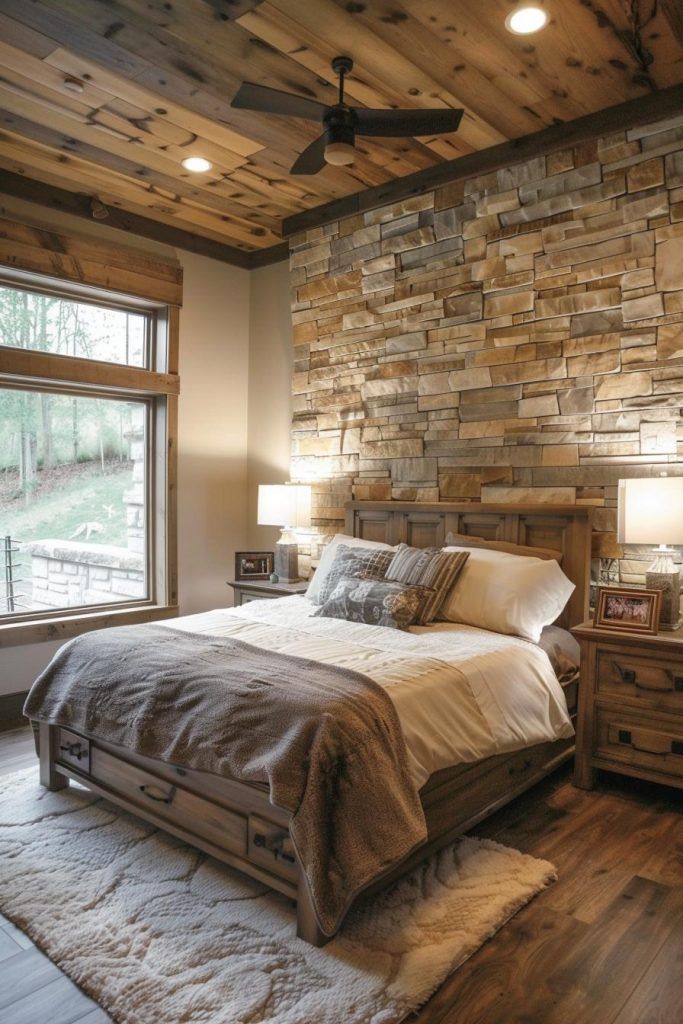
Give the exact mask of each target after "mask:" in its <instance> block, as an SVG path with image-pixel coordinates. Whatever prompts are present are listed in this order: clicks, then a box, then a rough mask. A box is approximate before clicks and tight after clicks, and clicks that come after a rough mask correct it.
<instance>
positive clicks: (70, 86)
mask: <svg viewBox="0 0 683 1024" xmlns="http://www.w3.org/2000/svg"><path fill="white" fill-rule="evenodd" d="M63 87H64V88H65V89H66V91H67V92H75V93H82V92H83V89H84V86H83V82H80V81H79V80H78V79H77V78H65V79H64V82H63Z"/></svg>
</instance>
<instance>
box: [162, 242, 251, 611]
mask: <svg viewBox="0 0 683 1024" xmlns="http://www.w3.org/2000/svg"><path fill="white" fill-rule="evenodd" d="M180 258H181V260H182V263H183V270H184V284H183V308H182V311H181V314H180V402H179V413H178V573H179V597H180V610H181V613H183V614H187V613H191V612H197V611H202V610H204V609H207V608H216V607H219V606H221V605H225V604H231V603H232V590H230V588H229V587H227V586H226V582H225V581H226V580H227V579H228V578H232V572H233V565H234V553H235V551H236V550H239V549H240V548H244V547H245V546H246V543H247V498H246V494H247V440H248V432H249V288H250V281H249V277H250V275H249V272H248V271H246V270H239V269H238V268H236V267H230V266H228V265H226V264H224V263H217V262H216V261H215V260H207V259H204V258H203V257H201V256H193V255H190V254H188V253H181V254H180Z"/></svg>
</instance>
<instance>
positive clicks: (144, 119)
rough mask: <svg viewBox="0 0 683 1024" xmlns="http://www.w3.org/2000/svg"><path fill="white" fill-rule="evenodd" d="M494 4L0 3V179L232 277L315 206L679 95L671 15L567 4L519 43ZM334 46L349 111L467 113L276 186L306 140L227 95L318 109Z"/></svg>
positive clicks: (408, 183) (495, 0)
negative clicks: (169, 240)
mask: <svg viewBox="0 0 683 1024" xmlns="http://www.w3.org/2000/svg"><path fill="white" fill-rule="evenodd" d="M508 9H509V4H508V3H507V2H506V0H491V2H489V3H486V4H482V3H481V2H480V0H462V2H460V3H458V4H457V5H455V7H454V5H453V3H452V2H451V0H424V2H421V3H419V4H418V3H413V2H411V0H396V2H394V3H391V4H389V3H388V2H387V0H364V2H363V3H353V4H351V3H348V2H346V0H316V3H314V4H310V3H309V4H306V3H301V2H300V0H262V2H247V0H240V2H239V3H208V2H206V0H185V2H182V3H167V2H165V0H93V2H91V3H89V4H84V3H83V2H82V0H32V2H31V3H26V2H25V0H0V80H1V81H0V128H1V129H2V138H0V168H1V169H3V170H4V171H7V172H9V173H11V174H15V175H21V176H24V177H30V178H33V179H35V180H37V181H40V182H43V183H45V184H46V185H48V186H51V187H52V188H57V189H60V188H61V189H62V190H65V191H67V192H69V191H71V192H72V193H74V195H76V194H79V193H80V194H81V195H86V196H89V197H92V196H93V195H97V196H99V197H100V198H101V199H102V201H103V202H105V204H106V205H108V206H110V208H113V209H112V214H114V213H117V212H118V211H122V212H125V213H126V214H128V215H129V216H130V217H134V218H138V219H137V220H135V221H134V222H133V223H134V228H135V229H137V230H138V231H141V232H143V233H145V231H146V223H145V221H146V220H149V221H151V222H152V225H154V224H157V225H159V226H163V225H166V226H168V227H169V228H171V229H172V230H174V231H176V232H186V233H187V236H188V237H187V238H185V241H186V247H188V248H191V249H194V251H199V243H198V242H197V238H205V239H207V240H209V241H210V242H213V243H217V244H220V243H224V245H225V247H226V249H225V251H224V252H223V254H222V257H221V258H225V259H229V260H231V261H232V262H236V263H240V259H239V255H238V254H239V253H242V254H243V255H244V256H245V257H248V256H249V254H251V253H256V252H259V251H262V250H269V249H270V250H272V256H271V257H270V258H274V257H275V255H277V254H278V253H279V250H277V249H276V248H275V247H276V245H277V240H278V238H279V237H280V234H281V228H280V225H281V222H282V221H283V220H285V221H287V222H288V223H289V224H290V226H292V227H291V229H292V230H299V229H301V227H303V226H304V225H305V224H306V225H307V226H310V221H308V222H306V221H302V220H298V219H297V218H300V217H307V216H309V215H310V212H311V211H313V210H315V209H317V208H318V207H321V206H322V207H323V208H325V211H326V212H325V216H326V217H327V218H328V219H329V218H330V217H331V216H332V217H335V216H336V217H338V216H340V215H341V214H340V212H339V209H338V208H337V207H330V206H329V204H330V203H337V202H340V201H344V200H345V199H347V198H348V197H352V196H353V197H356V196H357V195H358V194H359V193H360V195H361V196H362V195H365V194H366V193H367V198H366V199H365V200H364V202H365V204H366V205H365V207H363V206H362V201H361V200H358V199H355V198H354V200H353V201H354V202H355V203H356V207H357V209H362V208H365V209H367V208H369V206H368V204H375V205H376V204H377V203H378V202H379V203H381V202H387V201H388V199H389V198H390V197H391V195H392V193H391V189H394V190H397V191H394V192H393V198H395V197H396V196H397V195H398V194H399V193H400V194H406V192H407V191H409V190H414V189H415V184H414V182H415V175H420V174H426V175H427V177H426V178H425V179H424V181H422V184H421V186H420V187H421V189H422V190H424V189H425V188H430V187H434V184H435V181H434V180H432V179H430V177H429V175H430V174H433V173H436V174H437V176H438V172H439V169H440V168H441V167H445V165H447V164H450V163H451V162H452V161H453V160H455V159H457V158H464V159H470V158H472V157H476V156H477V155H478V154H479V153H482V152H484V151H488V150H490V149H494V150H495V149H497V147H500V146H502V145H505V144H506V142H508V141H509V140H514V139H521V138H525V137H527V136H529V135H530V134H535V133H537V132H538V131H539V130H540V129H543V128H547V129H552V128H553V126H555V129H556V131H557V130H559V126H562V125H565V124H569V123H573V122H574V121H575V120H576V119H581V118H582V117H583V116H585V115H587V114H591V113H593V112H595V111H598V110H600V109H601V108H604V107H606V106H609V105H612V104H619V103H623V102H625V101H629V100H633V99H636V98H643V99H645V100H647V99H648V97H650V96H651V95H652V94H655V96H656V94H657V91H658V90H666V88H667V87H669V86H673V85H675V84H676V83H678V82H679V81H680V78H681V71H680V68H681V57H682V56H683V42H682V38H681V32H682V31H683V29H682V26H681V16H680V11H679V5H678V4H676V3H674V2H673V0H667V2H662V3H660V4H653V3H651V2H649V0H633V2H631V3H628V4H626V3H623V2H621V0H605V2H602V3H601V4H600V5H597V4H593V3H587V2H586V3H584V2H580V0H570V2H569V3H565V4H561V5H553V9H552V10H551V20H550V24H549V25H548V27H547V28H546V29H544V30H543V31H542V32H541V33H539V34H538V35H537V36H534V37H533V38H531V39H529V38H524V37H517V36H514V35H512V34H510V33H509V32H507V31H506V30H505V27H504V17H505V14H506V13H507V11H508ZM342 41H343V43H342ZM340 47H341V48H343V49H346V50H347V52H349V54H350V55H351V56H352V57H353V58H354V60H355V62H356V69H355V72H354V74H352V75H351V76H350V77H349V79H348V82H347V88H348V94H349V97H350V98H351V100H352V102H354V103H356V104H359V105H361V106H373V107H395V106H412V107H418V108H419V107H428V106H441V107H449V106H463V107H464V108H465V111H466V113H465V117H464V119H463V123H462V126H461V128H460V130H459V131H458V132H457V133H453V134H451V135H448V136H442V137H441V136H440V137H431V138H430V137H423V138H419V139H417V138H414V139H362V140H360V141H359V145H358V156H357V160H356V162H355V163H354V165H353V166H351V167H347V168H343V167H338V168H334V167H326V168H325V170H324V171H323V172H322V173H321V174H318V175H316V176H314V177H306V178H296V177H292V176H290V174H289V168H290V166H291V164H292V163H293V161H294V159H295V158H296V155H297V154H298V153H299V152H301V150H302V149H303V148H304V147H305V146H306V145H307V144H308V143H309V142H310V141H311V140H312V139H313V138H314V137H315V135H316V134H317V132H318V128H317V126H316V125H314V124H309V123H307V122H305V121H301V120H297V119H293V118H282V117H273V116H266V115H257V114H252V113H250V112H249V111H244V110H234V109H233V108H232V107H231V106H230V100H231V98H232V96H233V95H234V93H235V91H236V89H237V88H238V86H239V84H240V82H241V81H243V80H245V79H249V80H254V81H259V82H263V83H265V84H267V85H269V86H272V87H274V88H279V89H285V90H288V91H292V92H296V93H299V94H301V95H304V96H311V97H315V98H316V99H319V100H321V101H323V102H328V103H329V102H332V101H334V98H335V94H336V86H335V82H334V81H333V80H332V79H333V76H332V73H331V70H330V60H331V58H332V57H333V56H334V55H335V54H336V53H337V51H338V50H339V49H340ZM67 80H71V81H72V82H75V86H76V90H77V91H75V92H74V91H68V89H65V81H67ZM195 152H196V153H201V154H203V155H205V156H206V157H207V158H208V159H210V160H211V161H212V163H213V168H212V170H211V171H209V172H208V173H207V174H203V175H192V174H190V173H189V172H187V171H185V170H184V169H183V168H182V167H181V160H182V158H183V157H184V156H186V155H188V154H189V153H195ZM499 159H501V157H499ZM465 166H466V165H465ZM465 166H463V168H462V173H466V171H465ZM443 173H445V174H447V175H450V176H451V177H452V176H453V172H452V171H447V172H443ZM457 173H460V172H457ZM471 173H474V172H471ZM442 180H444V179H443V178H442ZM387 189H388V190H389V191H388V192H387V191H385V190H387ZM377 190H379V192H378V191H377ZM53 201H55V200H54V197H53ZM111 223H114V219H112V221H111ZM155 230H156V231H157V232H158V231H159V228H156V229H155V228H154V226H152V227H150V228H149V229H148V231H149V232H151V233H152V235H151V236H152V237H158V234H154V232H155ZM176 239H177V242H178V244H180V243H181V242H182V241H183V238H182V237H179V236H176ZM231 254H232V255H231ZM236 254H237V255H236ZM242 265H245V266H248V265H250V264H249V262H248V259H247V260H246V261H245V262H243V263H242ZM254 265H256V264H254Z"/></svg>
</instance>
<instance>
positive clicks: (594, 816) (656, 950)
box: [0, 729, 683, 1024]
mask: <svg viewBox="0 0 683 1024" xmlns="http://www.w3.org/2000/svg"><path fill="white" fill-rule="evenodd" d="M35 764H36V761H35V754H34V750H33V742H32V739H31V736H30V733H29V731H28V730H26V729H19V730H12V731H9V732H4V733H0V776H2V775H3V774H7V773H9V772H12V771H17V770H18V769H20V768H23V767H26V766H29V765H35ZM1 785H2V782H1V779H0V786H1ZM681 810H682V806H681V796H680V791H675V790H669V789H665V788H663V787H659V786H656V785H654V784H648V783H642V782H637V781H634V780H629V779H626V778H619V777H617V776H610V775H607V774H603V775H601V776H600V781H599V784H598V787H597V788H596V789H595V790H593V791H592V792H585V791H583V790H578V789H574V787H573V786H572V785H571V782H570V772H569V770H568V769H562V770H561V771H559V772H557V773H556V774H555V775H554V776H552V777H551V778H550V779H548V780H547V781H546V782H544V783H542V784H541V785H540V786H537V787H536V788H535V789H534V790H532V791H531V792H529V793H526V794H525V795H524V796H522V797H520V798H519V799H518V800H516V801H515V802H514V803H513V804H511V805H510V806H508V807H506V808H505V809H504V810H502V811H500V812H499V813H498V814H496V815H495V816H494V817H492V818H491V819H490V820H489V821H487V822H485V823H483V824H481V825H479V826H478V827H477V828H476V829H475V833H476V834H477V835H479V836H487V837H489V838H491V839H495V840H496V841H498V842H501V843H504V844H507V845H509V846H515V847H516V848H517V849H520V850H524V851H525V852H527V853H530V854H533V855H534V856H537V857H544V858H546V859H548V860H550V861H552V862H553V863H554V864H555V865H556V866H557V869H558V874H559V880H558V881H557V882H556V883H555V885H553V886H552V887H551V888H550V889H548V890H547V891H546V892H544V893H542V894H541V895H540V896H539V897H538V898H537V899H535V900H533V901H532V902H531V903H530V904H529V905H528V906H527V907H525V908H524V909H523V910H521V911H520V912H519V913H518V914H517V915H515V917H514V918H513V919H512V920H511V921H510V922H509V923H508V924H507V925H506V926H505V927H504V928H503V929H502V930H501V931H500V932H499V933H498V934H497V935H496V936H494V938H493V939H491V941H490V942H488V943H486V944H485V945H484V946H483V947H482V948H481V949H480V950H479V951H478V952H477V953H475V954H474V956H473V957H472V958H471V959H470V960H468V961H467V962H466V963H465V964H463V966H462V967H461V968H460V969H459V970H458V971H456V973H455V974H454V975H452V977H450V978H449V979H448V980H447V981H446V982H445V983H444V984H443V985H442V986H441V988H440V989H439V991H438V992H437V993H436V994H435V995H434V996H433V997H432V999H431V1000H430V1001H429V1003H428V1004H427V1005H426V1006H425V1007H424V1008H423V1009H422V1010H421V1011H419V1012H418V1013H416V1014H414V1015H413V1016H412V1017H411V1018H410V1021H411V1024H677V1022H680V1021H683V865H682V863H681V855H682V853H683V815H682V814H681ZM0 1021H2V1024H76V1022H78V1024H106V1022H107V1021H109V1017H108V1016H107V1015H106V1014H105V1013H104V1012H103V1011H102V1010H101V1009H99V1008H98V1007H97V1006H96V1005H95V1004H94V1003H93V1002H92V1001H91V1000H89V999H88V998H87V997H86V996H85V995H83V993H82V992H80V990H79V989H78V988H77V987H76V986H75V985H74V984H73V983H72V982H71V981H69V980H68V979H67V978H66V977H65V976H64V975H63V974H62V973H61V971H60V970H59V969H58V968H57V967H55V966H54V965H53V964H52V963H51V962H50V961H49V960H48V959H47V957H45V956H44V955H43V954H42V953H41V952H40V951H39V950H37V949H36V948H35V947H34V946H33V944H32V943H31V942H30V941H29V940H28V939H27V938H26V936H25V935H23V934H22V933H21V932H20V931H18V929H16V928H14V926H13V925H11V924H9V922H7V921H5V920H4V919H2V918H0ZM159 1024H173V1022H170V1021H159ZM311 1024H313V1022H311Z"/></svg>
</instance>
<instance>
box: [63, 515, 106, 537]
mask: <svg viewBox="0 0 683 1024" xmlns="http://www.w3.org/2000/svg"><path fill="white" fill-rule="evenodd" d="M103 530H104V527H103V526H102V523H98V522H96V521H94V520H93V521H91V522H89V523H81V525H80V526H79V527H78V528H77V529H76V530H74V532H73V533H72V534H71V537H70V538H69V540H74V539H75V538H76V537H83V536H85V539H86V540H90V535H91V534H92V533H102V532H103Z"/></svg>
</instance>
